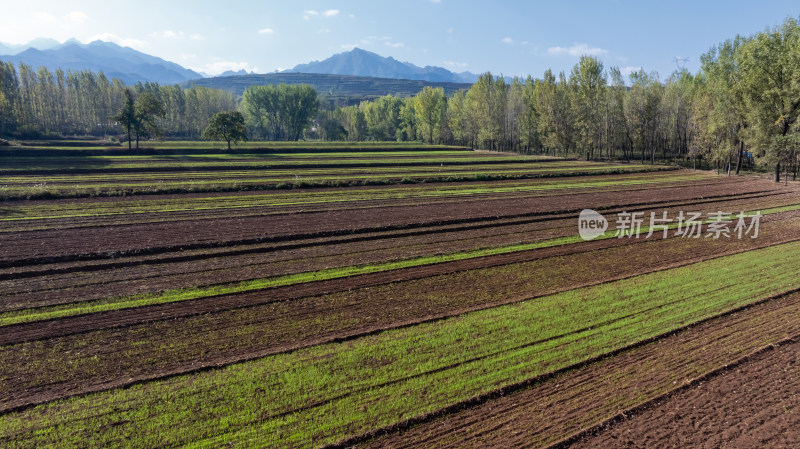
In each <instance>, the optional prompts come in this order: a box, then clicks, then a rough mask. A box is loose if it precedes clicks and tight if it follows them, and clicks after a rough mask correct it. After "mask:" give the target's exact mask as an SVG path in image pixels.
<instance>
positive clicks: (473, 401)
mask: <svg viewBox="0 0 800 449" xmlns="http://www.w3.org/2000/svg"><path fill="white" fill-rule="evenodd" d="M798 292H800V287H797V288H793V289H790V290H787V291H784V292H782V293H778V294H774V295H770V296H767V297H765V298H762V299H759V300H757V301H754V302H751V303H748V304H745V305H742V306H738V307H735V308H733V309H730V310H727V311H724V312H720V313H717V314H714V315H711V316H709V317H706V318H703V319H700V320H697V321H694V322H692V323H689V324H687V325H685V326H681V327H678V328H675V329H672V330H670V331H667V332H663V333H661V334H658V335H654V336H652V337H649V338H646V339H643V340H639V341H637V342H634V343H631V344H629V345H625V346H622V347H619V348H617V349H614V350H612V351H609V352H606V353H604V354H600V355H597V356H594V357H591V358H589V359H586V360H584V361H582V362H578V363H575V364H572V365H569V366H566V367H563V368H560V369H557V370H554V371H550V372H548V373H544V374H541V375H538V376H534V377H532V378H529V379H525V380H523V381H520V382H515V383H512V384H509V385H507V386H505V387H502V388H499V389H496V390H492V391H489V392H487V393H484V394H480V395H477V396H474V397H472V398H470V399H466V400H463V401H459V402H456V403H454V404H451V405H449V406H447V407H443V408H440V409H438V410H434V411H431V412H428V413H424V414H422V415H419V416H416V417H413V418H410V419H407V420H403V421H399V422H396V423H394V424H390V425H388V426H384V427H380V428H378V429H374V430H371V431H369V432H367V433H364V434H361V435H355V436H353V437H350V438H346V439H343V440H340V441H337V442H334V443H330V444H326V445H324V446H322V447H323V448H325V449H344V448H348V447H350V446H354V445H356V444H360V443H364V442H366V441H369V440H371V439H374V438H376V437H379V436H382V435H386V434H389V433H394V432H398V431H401V430H404V429H408V428H411V427H413V426H416V425H419V424H423V423H427V422H432V421H434V420H435V419H437V418H439V417H442V416H446V415H451V414H453V413H457V412H459V411H462V410H466V409H468V408H472V407H475V406H478V405H481V404H484V403H486V402H489V401H491V400H493V399H497V398H500V397H502V396H506V395H509V394H513V393H516V392H517V391H521V390H524V389H526V388H528V387H530V386H532V385H535V384H538V383H541V382H543V381H545V380H549V379H552V378H554V377H556V376H558V375H560V374H564V373H567V372H569V371H573V370H576V369H579V368H583V367H585V366H588V365H591V364H593V363H596V362H599V361H602V360H606V359H609V358H611V357H614V356H616V355H618V354H621V353H623V352H626V351H629V350H632V349H636V348H639V347H642V346H645V345H647V344H650V343H655V342H658V341H659V340H662V339H663V338H665V337H668V336H669V335H672V334H676V333H679V332H683V331H685V330H687V329H691V328H693V327H695V326H698V325H700V324H703V323H706V322H710V321H713V320H718V319H722V318H725V317H728V316H731V315H734V314H736V313H739V312H742V311H745V310H747V309H751V308H753V307H755V306H758V305H760V304H764V303H766V302H769V301H774V300H777V299H780V298H783V297H786V296H789V295H792V294H795V293H798ZM797 338H800V334H798V335H794V336H791V337H787V338H784V339H782V340H779V342H778V343H780V342H784V341H785V342H791V341H794V340H795V339H797ZM784 344H785V343H784ZM775 346H776V343H772V344H769V345H767V346H765V347H762V348H760V349H758V350H756V351H754V352H753V353H750V354H748V355H747V356H745V357H742V358H740V359H737V360H736V361H734V362H732V363H729V364H727V365H725V366H724V367H722V368H718V369H716V370H712V371H709V372H708V373H706V374H704V375H702V376H698V377H697V378H696V379H695V380H694V381H693V382H700V381H702V380H703V379H704V378H706V377H707V376H710V377H713V375H716V374H719V373H721V372H723V371H724V370H725V369H729V368H728V367H730V368H734V367H735V366H736V365H737V364H741V363H742V361H746V360H743V359H746V358H747V357H753V356H755V355H757V354H758V353H760V352H765V351H767V350H769V349H772V348H774V347H775ZM710 377H709V378H710ZM688 386H689V384H687V385H682V386H681V387H679V389H684V388H687V387H688ZM673 391H675V390H671V391H670V392H668V393H667V394H669V393H671V392H673ZM661 396H664V395H661ZM659 397H660V396H659ZM649 402H652V401H648V402H647V403H649ZM647 403H644V404H640V405H638V406H636V407H633V408H632V409H637V408H639V407H643V405H646V404H647ZM625 413H628V411H627V410H626V411H625V412H621V413H619V414H618V415H615V416H614V417H612V418H609V419H607V420H606V421H608V422H611V421H612V420H614V419H617V420H620V419H624V416H623V415H624V414H625ZM606 421H604V422H603V423H605V422H606ZM603 423H601V424H599V425H598V426H593V427H591V428H588V429H585V430H584V431H581V432H579V434H580V435H578V434H576V435H573V436H570V437H568V438H569V439H571V438H577V439H580V438H581V437H582V436H584V435H585V434H586V433H585V432H591V430H592V429H599V428H601V427H602V424H603ZM577 439H576V440H574V441H573V440H570V441H569V442H567V441H566V440H564V441H562V442H556V443H553V444H551V445H549V446H546V448H547V449H561V448H564V447H567V446H568V445H569V444H573V443H574V442H575V441H577Z"/></svg>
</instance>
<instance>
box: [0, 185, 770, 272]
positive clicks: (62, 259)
mask: <svg viewBox="0 0 800 449" xmlns="http://www.w3.org/2000/svg"><path fill="white" fill-rule="evenodd" d="M780 194H781V193H774V192H769V191H758V192H751V193H745V194H730V195H716V196H711V197H700V198H696V199H694V200H690V199H686V200H679V202H675V203H674V204H673V203H670V202H663V201H662V202H642V203H631V204H626V205H614V206H608V207H598V210H602V211H608V210H615V209H623V210H626V211H627V210H630V211H639V210H645V209H649V208H651V206H653V207H655V206H656V205H659V204H663V207H677V206H687V205H693V204H707V203H714V202H718V201H719V200H720V198H729V199H730V200H731V201H733V200H743V199H755V198H763V197H767V196H774V195H780ZM628 206H630V207H628ZM577 212H580V211H579V210H578V209H569V210H561V211H555V212H526V213H522V214H509V215H502V216H494V217H490V216H486V217H477V218H461V219H452V220H440V221H433V222H420V223H410V224H408V223H407V224H398V225H389V226H374V227H366V228H359V229H347V230H331V231H320V232H311V233H304V234H291V235H283V236H273V237H256V238H250V239H240V240H229V241H224V242H207V243H194V244H187V245H176V246H163V247H150V248H141V249H133V250H126V251H120V252H116V253H113V254H109V253H108V252H97V253H87V254H71V255H64V256H52V257H47V256H42V257H35V258H28V259H16V260H9V261H0V269H2V268H18V267H21V266H31V265H40V264H48V263H68V262H80V261H103V260H109V259H111V260H113V259H116V258H124V257H136V256H150V255H159V254H168V253H170V252H175V251H176V250H180V251H192V250H203V249H215V248H227V247H235V246H242V245H257V244H263V243H281V242H287V241H292V240H310V239H320V238H334V237H345V236H352V235H353V234H369V233H382V232H392V231H401V233H399V234H398V235H397V236H399V237H412V236H416V235H425V234H438V233H442V232H453V231H462V230H463V231H469V230H475V229H484V228H489V227H492V226H496V224H493V223H492V222H493V221H497V220H515V219H522V220H519V221H516V222H513V223H510V224H529V223H539V222H547V221H556V220H564V219H568V218H572V217H571V216H570V214H575V213H577ZM183 221H186V220H183ZM470 223H472V224H470ZM457 225H467V226H462V227H459V228H453V229H432V230H422V229H421V228H425V227H441V226H457ZM414 229H418V230H416V231H415V230H414ZM403 231H404V232H403ZM22 232H26V231H22ZM27 232H37V231H27ZM386 237H390V238H391V237H395V235H391V236H361V237H349V238H347V239H343V240H341V241H331V242H315V243H313V245H333V244H338V243H354V242H360V241H369V240H379V239H381V238H386ZM308 245H309V243H293V244H289V245H283V246H281V247H279V248H276V249H279V250H281V249H295V248H302V247H304V246H308ZM240 251H246V252H240ZM261 251H263V252H266V250H261ZM251 252H259V251H257V250H252V251H250V250H231V251H230V252H222V253H215V254H214V255H198V256H175V257H173V258H169V259H166V261H165V262H163V263H172V262H186V261H191V260H198V258H200V259H201V258H209V257H220V256H228V255H234V256H235V255H242V254H249V253H251ZM142 263H148V262H141V261H136V262H124V261H120V262H113V265H109V266H112V268H124V267H126V266H129V265H141V264H142ZM157 263H162V262H153V264H157ZM98 267H100V268H97V269H103V268H102V267H103V266H98ZM76 268H77V267H76ZM64 270H71V268H65V269H63V270H62V271H53V272H50V271H46V270H43V271H41V272H35V271H32V272H22V273H7V274H0V280H10V279H19V278H23V277H31V276H30V275H27V273H42V274H34V275H50V274H60V273H72V272H75V270H72V271H64ZM78 271H83V270H78ZM23 275H25V276H23Z"/></svg>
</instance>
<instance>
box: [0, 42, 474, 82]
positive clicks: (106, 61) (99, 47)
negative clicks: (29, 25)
mask: <svg viewBox="0 0 800 449" xmlns="http://www.w3.org/2000/svg"><path fill="white" fill-rule="evenodd" d="M0 61H5V62H11V63H13V64H14V65H18V64H19V63H20V62H23V63H25V64H27V65H29V66H32V67H33V68H34V69H38V67H40V66H44V67H47V68H48V69H49V70H51V71H54V70H55V69H58V68H60V69H62V70H89V71H92V72H100V71H102V72H103V73H105V75H106V76H107V77H109V78H119V79H121V80H122V81H124V82H125V83H126V84H128V85H130V84H136V83H137V82H140V81H141V82H147V81H152V82H157V83H159V84H177V83H184V82H186V81H190V80H197V79H200V78H206V77H207V76H205V75H204V74H201V73H198V72H195V71H193V70H189V69H186V68H184V67H181V66H180V65H178V64H176V63H174V62H170V61H166V60H164V59H161V58H157V57H155V56H151V55H148V54H145V53H142V52H139V51H136V50H134V49H132V48H129V47H122V46H119V45H117V44H114V43H112V42H104V41H100V40H97V41H93V42H90V43H88V44H83V43H81V42H79V41H77V40H75V39H70V40H68V41H66V42H64V43H59V42H58V41H56V40H53V39H36V40H34V41H31V42H29V43H28V44H24V45H11V44H4V43H2V42H0ZM282 73H310V74H326V75H348V76H357V77H370V78H382V79H397V80H415V81H426V82H429V83H473V82H475V80H476V79H477V78H478V77H477V75H475V74H473V73H470V72H462V73H455V72H451V71H449V70H447V69H444V68H442V67H435V66H425V67H419V66H417V65H414V64H412V63H410V62H401V61H398V60H396V59H394V58H392V57H384V56H381V55H379V54H377V53H373V52H371V51H367V50H362V49H360V48H354V49H353V50H351V51H347V52H343V53H338V54H335V55H333V56H331V57H329V58H327V59H325V60H323V61H312V62H309V63H307V64H299V65H297V66H295V67H294V68H292V69H290V70H286V71H284V72H282ZM246 75H253V74H252V73H247V72H246V71H244V70H240V71H237V72H233V71H227V72H225V73H222V74H221V75H219V77H229V76H246ZM248 79H252V78H248Z"/></svg>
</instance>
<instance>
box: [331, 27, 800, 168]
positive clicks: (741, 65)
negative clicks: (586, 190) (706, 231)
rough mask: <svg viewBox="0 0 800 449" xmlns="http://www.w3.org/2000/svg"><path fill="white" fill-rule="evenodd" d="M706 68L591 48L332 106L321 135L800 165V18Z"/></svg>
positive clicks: (719, 52)
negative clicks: (530, 66) (575, 56)
mask: <svg viewBox="0 0 800 449" xmlns="http://www.w3.org/2000/svg"><path fill="white" fill-rule="evenodd" d="M701 63H702V64H701V69H700V71H699V72H698V73H697V74H691V73H689V72H688V71H686V70H681V71H676V72H674V73H673V74H672V75H671V76H670V77H669V78H667V79H666V80H665V81H663V82H662V81H660V80H659V77H658V74H657V73H655V72H646V71H644V70H639V71H635V72H633V73H630V74H629V75H628V77H627V78H628V79H627V82H626V79H625V76H623V73H621V71H620V70H619V69H618V68H616V67H611V68H609V69H608V70H606V69H605V67H604V66H603V64H602V63H601V62H600V61H599V60H598V59H597V58H594V57H592V56H583V57H581V58H580V61H579V62H578V63H577V64H576V65H575V66H574V67H573V69H572V70H571V71H570V73H569V74H565V73H563V72H562V73H559V74H558V75H557V76H556V75H555V74H554V73H553V72H552V71H550V70H547V71H546V72H545V73H544V76H543V77H542V78H541V79H533V78H532V77H530V76H529V77H527V78H526V79H520V78H514V79H512V80H511V81H509V82H507V81H506V80H505V79H504V78H503V77H494V76H493V75H492V74H491V73H485V74H483V75H481V76H480V77H479V79H478V81H477V82H476V83H475V84H473V85H472V87H470V88H469V89H468V90H466V91H460V92H457V93H456V94H455V95H454V96H453V97H451V98H447V97H445V95H444V91H443V90H442V89H441V88H439V89H434V88H430V87H426V88H424V89H423V90H422V91H421V92H420V93H419V94H417V95H416V96H415V97H411V98H394V97H391V96H386V97H382V98H379V99H376V100H374V101H365V102H361V103H360V104H359V105H354V106H347V107H342V108H336V109H334V110H321V111H320V113H319V115H318V117H317V122H318V123H317V125H318V126H317V134H318V136H319V137H321V138H324V139H331V140H421V141H425V142H435V143H455V144H462V145H468V146H471V147H473V148H482V149H490V150H503V151H516V152H537V153H544V154H553V155H568V154H571V155H579V156H581V157H586V158H588V159H596V158H609V159H627V160H641V161H642V162H655V161H656V160H660V161H675V160H678V159H687V158H689V159H694V160H695V162H696V161H697V160H698V159H699V160H701V161H706V163H710V164H716V165H717V166H718V167H722V168H725V169H727V170H731V171H736V172H737V173H738V172H739V171H740V170H741V168H742V166H743V165H744V164H746V163H753V162H757V163H759V164H761V165H762V166H770V167H773V168H774V170H775V179H776V180H777V179H779V174H780V172H781V168H782V167H783V169H784V170H785V171H786V172H787V173H788V171H789V170H792V171H794V176H795V177H796V172H797V167H798V156H800V154H798V143H800V135H798V115H800V25H799V24H798V20H797V19H794V18H788V19H786V20H785V21H784V22H783V24H781V25H779V26H776V27H774V28H770V29H767V30H765V31H763V32H760V33H756V34H754V35H752V36H747V37H742V36H737V37H736V38H734V39H730V40H727V41H725V42H722V43H720V44H718V45H715V46H714V47H712V48H711V49H710V50H709V51H708V52H707V53H706V54H704V55H702V57H701Z"/></svg>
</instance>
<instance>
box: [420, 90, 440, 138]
mask: <svg viewBox="0 0 800 449" xmlns="http://www.w3.org/2000/svg"><path fill="white" fill-rule="evenodd" d="M445 101H446V100H445V96H444V89H443V88H441V87H436V88H434V87H431V86H425V87H424V88H423V89H422V91H421V92H420V93H418V94H417V96H416V97H414V112H415V114H416V121H417V123H418V124H419V127H420V130H421V131H422V133H423V136H424V137H427V138H426V139H425V141H426V142H428V143H433V141H434V136H437V137H438V133H437V130H438V128H439V124H440V123H441V121H442V117H443V116H444V111H445V107H446V103H445Z"/></svg>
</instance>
